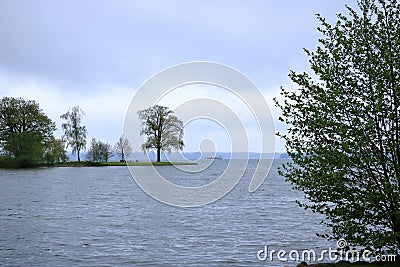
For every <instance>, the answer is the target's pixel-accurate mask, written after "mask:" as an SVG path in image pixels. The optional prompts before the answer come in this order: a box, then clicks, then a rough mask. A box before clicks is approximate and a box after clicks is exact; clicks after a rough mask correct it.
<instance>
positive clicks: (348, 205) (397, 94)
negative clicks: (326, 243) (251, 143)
mask: <svg viewBox="0 0 400 267" xmlns="http://www.w3.org/2000/svg"><path fill="white" fill-rule="evenodd" d="M358 6H359V11H357V10H355V9H353V8H350V7H348V11H349V13H348V15H338V20H337V22H336V23H335V24H333V25H331V24H329V23H328V22H327V21H326V20H325V19H324V18H323V17H321V16H318V19H319V21H320V22H321V27H320V28H318V30H319V31H320V32H321V33H322V35H323V37H322V38H321V39H320V40H319V43H320V45H319V46H318V48H317V49H316V51H314V52H311V51H308V50H306V53H307V55H308V56H309V58H310V61H309V62H310V66H311V69H312V71H313V72H314V73H313V74H312V75H311V74H307V73H296V72H291V73H290V75H289V76H290V78H291V79H292V81H293V82H295V83H296V84H298V85H299V88H298V89H297V90H296V91H289V90H285V89H282V95H283V96H284V99H285V100H284V103H282V102H281V103H278V102H276V103H277V106H279V107H280V108H281V109H282V115H283V116H282V117H281V118H280V120H281V121H283V122H285V123H286V124H288V125H289V128H288V131H287V133H280V134H279V135H280V136H281V137H282V138H283V139H284V140H285V141H286V148H287V152H288V153H289V155H290V156H291V158H292V159H293V163H288V164H286V165H284V166H283V168H281V170H280V173H281V174H282V175H283V176H285V177H286V178H287V179H288V180H289V181H290V182H292V183H293V184H294V187H295V188H296V189H299V190H302V191H304V193H305V195H306V198H307V200H308V201H306V202H304V203H300V205H301V206H303V207H305V208H310V209H312V210H313V211H316V212H319V213H322V214H324V215H325V216H326V220H325V221H324V223H325V224H326V225H328V226H329V227H331V229H332V234H329V235H324V236H325V237H328V238H333V239H339V238H345V239H346V240H347V241H348V243H349V244H350V245H356V246H361V247H363V248H365V249H369V250H372V251H374V252H375V253H382V252H387V253H396V254H397V255H399V254H400V253H399V252H400V198H399V194H400V192H399V191H400V125H399V124H400V53H399V51H400V4H399V2H398V1H396V0H379V1H373V0H359V1H358Z"/></svg>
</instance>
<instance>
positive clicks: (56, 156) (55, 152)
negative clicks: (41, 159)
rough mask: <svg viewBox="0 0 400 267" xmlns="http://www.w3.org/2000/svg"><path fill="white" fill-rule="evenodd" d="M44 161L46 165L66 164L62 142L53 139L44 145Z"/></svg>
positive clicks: (66, 158)
mask: <svg viewBox="0 0 400 267" xmlns="http://www.w3.org/2000/svg"><path fill="white" fill-rule="evenodd" d="M45 159H46V163H47V165H54V164H56V163H62V162H66V161H67V160H68V156H67V151H66V150H65V145H64V142H63V140H61V139H55V138H53V139H52V140H50V141H49V142H47V143H46V146H45Z"/></svg>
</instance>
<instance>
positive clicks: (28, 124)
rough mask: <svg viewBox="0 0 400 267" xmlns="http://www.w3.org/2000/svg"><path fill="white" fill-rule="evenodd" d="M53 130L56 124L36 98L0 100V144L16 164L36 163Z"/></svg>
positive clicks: (5, 98) (41, 156) (25, 165)
mask: <svg viewBox="0 0 400 267" xmlns="http://www.w3.org/2000/svg"><path fill="white" fill-rule="evenodd" d="M55 129H56V126H55V123H54V122H53V121H52V120H51V119H49V118H48V117H47V115H46V114H44V112H43V111H42V110H41V109H40V107H39V104H37V103H36V102H35V101H32V100H24V99H22V98H13V97H3V98H2V99H1V101H0V147H1V150H2V153H3V154H5V155H8V160H10V161H12V162H14V163H15V164H16V167H30V166H34V165H37V164H39V163H40V162H41V161H42V160H43V156H44V150H45V146H46V143H47V142H49V141H50V140H51V139H52V138H53V131H54V130H55ZM14 163H13V164H14Z"/></svg>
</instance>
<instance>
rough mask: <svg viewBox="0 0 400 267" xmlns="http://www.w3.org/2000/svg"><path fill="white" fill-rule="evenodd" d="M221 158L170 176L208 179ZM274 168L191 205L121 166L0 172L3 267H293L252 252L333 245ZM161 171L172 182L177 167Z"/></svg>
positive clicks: (252, 164) (221, 165) (218, 167)
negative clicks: (258, 179) (163, 197)
mask: <svg viewBox="0 0 400 267" xmlns="http://www.w3.org/2000/svg"><path fill="white" fill-rule="evenodd" d="M226 162H227V161H225V160H217V161H215V163H214V164H213V165H212V166H211V167H210V168H208V169H206V170H205V171H203V172H201V173H200V174H196V175H194V174H191V173H188V174H186V175H185V174H179V177H175V178H176V179H177V180H179V181H180V182H182V181H183V182H182V183H187V181H190V180H191V179H192V180H193V181H197V183H198V182H199V181H202V180H207V179H212V178H210V177H215V176H216V175H217V173H218V171H219V170H222V169H223V168H224V167H225V166H226ZM280 163H281V161H279V160H276V161H275V162H274V164H273V166H272V170H271V172H270V174H269V176H268V178H267V179H266V180H265V181H264V183H263V184H262V186H261V187H260V188H259V189H258V190H257V191H255V192H254V193H249V192H248V185H249V182H250V179H251V171H252V170H254V168H255V165H256V161H250V163H249V166H248V171H247V172H246V174H245V176H244V177H243V178H242V179H241V181H240V182H239V184H238V185H237V186H236V187H235V188H234V189H233V190H232V191H231V192H230V193H229V194H228V195H226V196H225V197H223V198H222V199H220V200H218V201H216V202H214V203H212V204H209V205H206V206H202V207H197V208H179V207H173V206H169V205H166V204H163V203H161V202H159V201H157V200H154V199H153V198H151V197H149V196H148V195H147V194H146V193H144V192H143V191H142V190H141V189H140V187H139V186H138V185H137V184H136V183H135V181H134V180H133V179H132V177H131V175H130V173H129V171H128V169H127V168H126V167H93V168H91V167H88V168H43V169H28V170H0V203H1V206H0V265H4V266H296V263H295V262H281V261H278V260H277V259H274V261H270V260H268V259H267V260H266V261H260V260H259V259H258V258H257V253H258V251H259V250H262V249H264V248H265V245H268V248H269V249H274V250H280V249H283V250H286V251H290V250H295V249H296V250H304V249H315V250H321V249H325V248H328V247H329V246H332V243H329V242H327V241H325V240H323V239H321V238H319V237H317V236H316V234H315V233H316V232H320V233H321V232H326V231H327V229H325V228H324V226H322V225H321V224H320V221H321V217H320V216H319V215H317V214H313V213H311V212H309V211H304V210H303V209H301V208H300V207H298V206H297V204H295V200H296V199H301V198H302V197H303V196H302V194H301V193H300V192H297V191H294V190H292V189H291V186H290V184H288V183H287V182H285V181H284V179H283V178H282V177H279V176H278V175H277V172H276V167H277V165H278V164H280ZM140 168H150V167H140ZM158 168H159V169H160V172H162V173H165V174H168V173H169V174H171V179H172V180H173V179H175V178H174V175H175V174H176V173H177V170H176V169H175V168H174V167H173V166H162V167H158ZM179 181H177V184H178V183H179ZM190 183H191V182H190ZM194 183H196V182H194Z"/></svg>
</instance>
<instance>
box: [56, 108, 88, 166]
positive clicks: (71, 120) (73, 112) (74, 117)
mask: <svg viewBox="0 0 400 267" xmlns="http://www.w3.org/2000/svg"><path fill="white" fill-rule="evenodd" d="M84 115H85V112H84V111H83V110H82V109H80V108H79V106H76V107H73V108H71V109H69V110H68V111H67V112H66V113H64V114H62V115H61V116H60V118H61V119H63V120H65V122H64V123H63V124H62V125H61V126H62V128H63V130H64V136H63V138H64V140H65V141H66V143H67V147H71V148H72V154H73V155H74V154H77V155H78V161H81V158H80V152H81V150H83V149H85V147H86V134H87V129H86V126H84V125H82V118H83V116H84Z"/></svg>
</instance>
